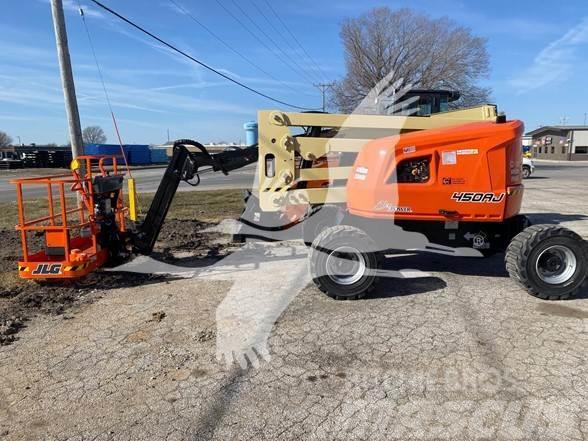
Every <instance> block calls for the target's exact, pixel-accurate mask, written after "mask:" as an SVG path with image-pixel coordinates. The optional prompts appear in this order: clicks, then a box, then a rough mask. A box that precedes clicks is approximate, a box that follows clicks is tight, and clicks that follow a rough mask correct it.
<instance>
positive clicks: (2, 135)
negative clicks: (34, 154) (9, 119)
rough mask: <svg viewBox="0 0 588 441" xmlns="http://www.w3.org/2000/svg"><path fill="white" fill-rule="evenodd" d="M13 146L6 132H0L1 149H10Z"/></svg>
mask: <svg viewBox="0 0 588 441" xmlns="http://www.w3.org/2000/svg"><path fill="white" fill-rule="evenodd" d="M10 144H12V138H11V137H10V136H9V135H8V133H6V132H1V131H0V147H8V146H9V145H10Z"/></svg>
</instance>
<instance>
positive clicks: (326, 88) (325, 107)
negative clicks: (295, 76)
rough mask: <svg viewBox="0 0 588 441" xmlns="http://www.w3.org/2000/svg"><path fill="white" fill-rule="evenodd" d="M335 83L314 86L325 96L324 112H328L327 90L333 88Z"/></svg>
mask: <svg viewBox="0 0 588 441" xmlns="http://www.w3.org/2000/svg"><path fill="white" fill-rule="evenodd" d="M334 85H335V83H318V84H314V87H316V88H318V89H319V90H320V91H321V92H322V94H323V112H326V111H327V102H326V94H327V90H328V89H330V88H331V87H333V86H334Z"/></svg>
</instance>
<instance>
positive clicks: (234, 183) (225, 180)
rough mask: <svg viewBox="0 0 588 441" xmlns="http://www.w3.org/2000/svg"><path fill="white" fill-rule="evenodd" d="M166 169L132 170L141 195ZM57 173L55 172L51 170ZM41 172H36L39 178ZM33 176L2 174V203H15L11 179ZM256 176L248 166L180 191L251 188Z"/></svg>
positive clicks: (31, 194) (35, 193)
mask: <svg viewBox="0 0 588 441" xmlns="http://www.w3.org/2000/svg"><path fill="white" fill-rule="evenodd" d="M164 171H165V169H164V168H148V169H139V170H132V171H131V173H132V175H133V177H134V178H135V180H136V183H137V191H138V192H139V193H154V192H155V191H156V190H157V187H158V185H159V183H160V182H161V178H162V177H163V173H164ZM49 172H50V173H51V172H53V173H55V170H50V171H49ZM39 173H40V171H39V170H35V171H34V175H36V176H38V175H39ZM30 175H31V171H30V170H11V171H2V172H0V202H9V201H14V200H15V198H16V192H15V189H14V185H13V184H11V183H10V180H11V179H15V178H17V177H28V176H30ZM254 175H255V165H254V164H252V165H248V166H247V167H243V168H242V169H239V170H235V171H232V172H231V173H230V174H229V175H228V176H225V175H223V174H222V173H220V172H218V173H205V174H203V175H202V183H201V184H200V185H199V186H197V187H191V186H190V185H188V184H186V183H181V184H180V188H179V191H202V190H222V189H234V188H251V186H252V183H253V178H254ZM46 195H47V189H46V187H43V186H35V187H30V188H27V190H26V191H25V196H26V197H27V198H31V199H35V198H37V199H38V198H45V197H46Z"/></svg>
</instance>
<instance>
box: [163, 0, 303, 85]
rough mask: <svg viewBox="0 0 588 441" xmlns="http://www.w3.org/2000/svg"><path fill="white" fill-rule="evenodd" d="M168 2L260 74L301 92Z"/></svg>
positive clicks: (183, 10)
mask: <svg viewBox="0 0 588 441" xmlns="http://www.w3.org/2000/svg"><path fill="white" fill-rule="evenodd" d="M169 2H170V3H171V4H172V5H174V6H175V7H176V8H177V9H178V10H179V12H181V13H183V14H184V15H186V16H187V17H188V18H190V19H191V20H192V21H193V22H194V23H196V24H197V25H198V26H200V27H201V28H202V29H204V30H205V31H206V32H208V33H209V34H210V35H211V36H212V37H213V38H215V39H216V40H218V41H219V42H220V43H221V44H222V45H223V46H225V47H226V48H227V49H229V50H230V51H231V52H233V53H234V54H235V55H237V56H238V57H240V58H241V59H242V60H244V61H245V62H246V63H248V64H249V65H250V66H252V67H254V68H255V69H257V70H258V71H259V72H261V73H262V74H264V75H266V76H268V77H269V78H271V79H272V80H274V81H276V82H277V83H279V84H281V85H282V86H284V87H287V88H288V89H290V90H291V91H293V92H295V93H303V92H302V91H300V90H296V89H294V88H293V87H292V86H290V85H289V84H286V83H285V82H283V81H282V80H280V79H279V78H277V77H275V76H274V75H272V74H271V73H269V72H268V71H267V70H265V69H263V68H262V67H261V66H259V65H258V64H257V63H254V62H253V61H252V60H251V58H249V57H246V56H245V55H243V54H242V53H241V52H239V51H238V50H237V49H235V48H234V47H233V46H232V45H230V44H229V43H227V42H226V41H225V40H224V39H223V38H221V37H220V36H219V35H218V34H217V33H216V32H214V31H213V30H212V29H210V28H209V27H208V26H206V25H205V24H204V23H203V22H202V21H200V20H198V19H197V18H196V17H195V16H194V15H193V14H192V13H191V12H190V11H189V10H188V9H186V8H185V7H184V6H183V5H181V4H180V3H178V2H177V1H176V0H169ZM306 93H308V92H306Z"/></svg>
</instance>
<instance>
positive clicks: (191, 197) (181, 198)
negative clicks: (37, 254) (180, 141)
mask: <svg viewBox="0 0 588 441" xmlns="http://www.w3.org/2000/svg"><path fill="white" fill-rule="evenodd" d="M153 195H154V194H153V193H150V194H140V195H139V208H140V211H139V220H140V219H141V217H142V216H144V215H145V214H146V213H147V210H148V209H149V204H150V203H151V200H152V198H153ZM73 206H74V200H73V199H71V198H70V199H68V207H70V208H71V207H73ZM25 207H26V216H27V219H34V218H39V217H42V216H47V214H48V212H47V200H46V199H36V200H28V199H27V201H26V205H25ZM55 208H56V209H57V202H56V203H55ZM242 210H243V195H242V193H241V191H240V190H215V191H188V192H178V193H176V196H175V198H174V201H173V204H172V206H171V208H170V211H169V213H168V219H178V220H193V219H196V220H200V221H203V222H219V221H221V220H223V219H231V218H236V217H238V216H239V215H240V214H241V211H242ZM17 223H18V210H17V207H16V202H1V203H0V229H12V228H14V226H15V225H16V224H17Z"/></svg>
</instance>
